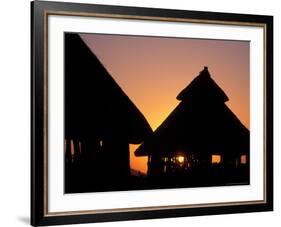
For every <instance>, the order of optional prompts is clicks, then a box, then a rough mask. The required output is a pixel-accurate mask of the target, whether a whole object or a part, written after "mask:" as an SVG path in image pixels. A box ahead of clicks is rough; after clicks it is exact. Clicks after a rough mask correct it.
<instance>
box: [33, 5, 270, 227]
mask: <svg viewBox="0 0 281 227" xmlns="http://www.w3.org/2000/svg"><path fill="white" fill-rule="evenodd" d="M68 14H73V15H76V16H83V15H87V16H91V15H92V14H95V15H100V16H102V17H115V18H116V17H118V18H120V20H122V18H127V19H128V18H133V19H142V20H148V21H149V20H160V21H161V20H165V21H170V20H177V21H183V22H184V21H187V20H192V21H193V22H194V23H200V22H202V21H203V22H206V23H214V24H225V23H226V24H239V23H242V24H245V25H247V26H252V25H253V24H261V25H263V26H264V28H265V40H266V43H265V47H264V51H265V56H266V57H265V62H264V64H265V84H264V86H265V90H266V92H265V97H264V100H265V107H264V108H265V127H264V132H265V138H266V140H265V169H264V174H265V177H266V181H265V185H264V187H265V191H266V193H265V198H264V200H263V202H260V203H257V202H253V203H251V202H249V203H245V204H239V203H238V204H235V205H228V204H221V205H218V206H208V204H207V205H206V204H205V205H204V206H195V207H186V208H185V207H172V206H171V207H166V208H165V209H157V208H156V209H139V210H138V209H134V210H131V211H127V210H125V211H123V210H120V211H115V212H97V213H91V212H84V213H83V212H82V213H81V212H80V213H79V212H78V213H75V212H73V213H72V212H68V213H62V214H60V213H48V207H47V201H46V199H47V198H46V188H47V181H46V168H47V161H48V160H47V159H46V152H47V138H46V135H47V133H48V122H47V118H46V116H47V114H48V109H47V102H46V100H47V99H46V98H47V97H48V92H47V86H48V84H47V82H48V81H47V79H46V74H47V60H46V59H47V48H48V44H47V43H48V42H47V40H46V37H47V36H46V34H47V32H48V29H47V28H48V27H47V21H46V19H47V17H48V15H68ZM31 56H32V57H31V224H32V225H33V226H40V225H57V224H75V223H89V222H105V221H122V220H137V219H151V218H167V217H183V216H194V215H212V214H229V213H241V212H257V211H272V210H273V17H272V16H264V15H245V14H232V13H216V12H200V11H185V10H170V9H156V8H138V7H124V6H109V5H94V4H77V3H64V2H44V1H34V2H31Z"/></svg>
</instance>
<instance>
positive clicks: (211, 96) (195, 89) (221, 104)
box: [135, 67, 249, 175]
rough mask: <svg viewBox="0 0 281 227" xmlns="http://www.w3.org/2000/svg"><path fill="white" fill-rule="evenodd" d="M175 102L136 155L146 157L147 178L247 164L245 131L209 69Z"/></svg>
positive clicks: (246, 131)
mask: <svg viewBox="0 0 281 227" xmlns="http://www.w3.org/2000/svg"><path fill="white" fill-rule="evenodd" d="M177 99H178V100H180V101H181V102H180V103H179V104H178V106H177V107H176V108H175V109H174V110H173V111H172V112H171V114H170V115H169V116H168V117H167V118H166V119H165V121H164V122H163V123H162V124H161V125H160V126H159V127H158V128H157V129H156V130H155V132H154V134H153V135H152V136H151V137H150V138H149V139H146V140H145V141H144V143H143V144H142V145H141V146H140V147H139V148H138V149H137V150H136V151H135V155H136V156H148V175H165V174H167V175H173V174H179V173H187V172H189V171H191V170H194V169H197V170H203V169H204V170H208V169H210V168H212V167H215V166H223V167H225V168H224V170H226V169H231V170H233V169H235V168H238V167H239V166H243V165H244V166H245V165H247V166H248V160H249V130H248V129H247V128H246V127H245V126H244V125H243V124H242V123H241V122H240V121H239V119H238V118H237V117H236V116H235V115H234V113H233V112H232V111H231V110H230V109H229V108H228V107H227V105H226V104H225V102H227V101H228V97H227V96H226V94H225V93H224V92H223V90H222V89H221V88H220V87H219V86H218V85H217V84H216V83H215V81H214V80H213V79H212V78H211V76H210V74H209V72H208V69H207V67H204V70H203V71H201V72H200V74H199V75H198V76H197V77H196V78H195V79H194V80H193V81H192V82H191V83H190V84H189V85H188V86H187V87H186V88H185V89H183V91H181V92H180V93H179V95H178V96H177Z"/></svg>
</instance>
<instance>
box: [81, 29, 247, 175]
mask: <svg viewBox="0 0 281 227" xmlns="http://www.w3.org/2000/svg"><path fill="white" fill-rule="evenodd" d="M80 36H81V37H82V39H83V40H84V41H85V43H86V44H87V45H88V46H89V48H90V49H91V50H92V52H93V53H94V54H95V55H96V56H97V57H98V58H99V60H100V61H101V62H102V64H103V65H104V66H105V68H106V69H107V70H108V72H109V73H110V74H111V76H112V77H113V78H114V79H115V81H116V82H117V83H118V84H119V86H120V87H121V88H122V89H123V91H124V92H125V93H126V94H127V95H128V97H129V98H130V99H131V100H132V102H133V103H134V104H135V105H136V106H137V107H138V109H139V110H140V111H141V112H142V113H143V115H144V116H145V118H146V119H147V121H148V122H149V124H150V126H151V128H152V129H153V130H155V129H156V128H157V127H158V126H159V125H161V123H162V122H163V121H164V120H165V119H166V117H167V116H168V115H169V114H170V113H171V111H173V109H174V108H175V107H176V106H177V105H178V103H179V101H178V100H177V99H176V96H177V95H178V94H179V92H180V91H182V90H183V89H184V88H185V87H186V86H187V85H188V84H189V83H190V82H191V81H192V80H193V79H194V78H195V77H196V76H197V75H198V74H199V72H200V71H201V70H202V69H203V67H204V66H208V68H209V72H210V74H211V76H212V78H213V79H214V80H215V81H216V83H217V84H218V85H219V86H220V87H221V88H222V89H223V90H224V92H225V93H226V94H227V96H228V97H229V101H228V102H227V103H226V104H227V106H228V107H229V108H230V109H231V110H232V111H233V112H234V113H235V114H236V116H237V117H238V118H239V119H240V121H241V122H242V123H243V124H244V125H245V126H246V127H247V128H249V125H250V121H249V118H250V116H249V107H250V105H249V101H250V100H249V64H250V63H249V59H250V57H249V53H250V51H249V50H250V45H249V42H244V41H225V40H202V39H186V38H156V37H144V36H143V37H141V36H121V35H99V34H81V35H80ZM138 146H139V145H130V164H131V168H133V169H136V170H138V171H141V172H144V173H145V172H146V171H147V157H136V156H135V155H134V151H135V150H136V149H137V147H138Z"/></svg>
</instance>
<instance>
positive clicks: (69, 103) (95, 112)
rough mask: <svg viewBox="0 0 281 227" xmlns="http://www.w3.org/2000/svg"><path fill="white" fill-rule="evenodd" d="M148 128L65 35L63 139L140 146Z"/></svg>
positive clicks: (80, 45)
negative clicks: (117, 141)
mask: <svg viewBox="0 0 281 227" xmlns="http://www.w3.org/2000/svg"><path fill="white" fill-rule="evenodd" d="M151 132H152V130H151V128H150V126H149V124H148V123H147V121H146V119H145V118H144V116H143V115H142V113H141V112H140V111H139V110H138V108H137V107H136V106H135V105H134V104H133V103H132V101H131V100H130V99H129V98H128V96H127V95H126V94H125V93H124V91H123V90H122V89H121V88H120V87H119V86H118V84H117V83H116V82H115V81H114V79H113V78H112V77H111V75H110V74H109V73H108V71H107V70H106V69H105V68H104V66H103V65H102V64H101V62H100V61H99V60H98V58H97V57H96V56H95V55H94V54H93V53H92V52H91V50H90V49H89V48H88V46H87V45H86V44H85V43H84V42H83V40H82V39H81V38H80V36H79V35H77V34H66V35H65V134H66V138H68V137H69V138H85V137H94V138H101V139H104V138H106V139H110V140H111V139H114V140H116V139H117V138H121V139H122V140H125V141H128V143H140V142H142V141H143V140H144V138H146V137H147V136H148V135H149V134H150V133H151Z"/></svg>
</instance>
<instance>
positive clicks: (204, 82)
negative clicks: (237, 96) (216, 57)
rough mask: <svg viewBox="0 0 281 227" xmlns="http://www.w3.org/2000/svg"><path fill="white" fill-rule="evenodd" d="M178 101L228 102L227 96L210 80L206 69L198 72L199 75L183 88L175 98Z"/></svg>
mask: <svg viewBox="0 0 281 227" xmlns="http://www.w3.org/2000/svg"><path fill="white" fill-rule="evenodd" d="M177 99H178V100H180V101H186V100H188V99H197V100H198V101H200V100H202V101H203V100H206V99H212V101H216V102H226V101H228V97H227V95H226V94H225V93H224V91H223V90H222V89H221V88H220V87H219V86H218V85H217V84H216V82H215V81H214V80H213V79H212V78H211V75H210V73H209V71H208V67H206V66H205V67H204V69H203V70H202V71H201V72H200V74H199V75H198V76H197V77H196V78H195V79H194V80H193V81H192V82H191V83H190V84H189V85H187V86H186V88H184V89H183V90H182V91H181V92H180V93H179V94H178V96H177Z"/></svg>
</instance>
